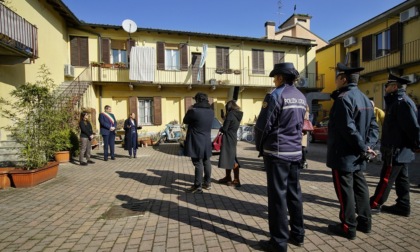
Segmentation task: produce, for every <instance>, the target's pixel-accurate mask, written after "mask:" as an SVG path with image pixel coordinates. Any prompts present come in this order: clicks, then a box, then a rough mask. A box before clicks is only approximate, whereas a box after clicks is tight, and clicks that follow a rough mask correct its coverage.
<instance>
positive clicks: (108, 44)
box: [102, 38, 111, 64]
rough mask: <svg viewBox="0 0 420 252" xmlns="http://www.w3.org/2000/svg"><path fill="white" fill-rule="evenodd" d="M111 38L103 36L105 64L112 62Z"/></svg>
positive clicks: (103, 60)
mask: <svg viewBox="0 0 420 252" xmlns="http://www.w3.org/2000/svg"><path fill="white" fill-rule="evenodd" d="M110 53H111V40H110V39H109V38H102V62H103V63H105V64H109V63H111V57H110Z"/></svg>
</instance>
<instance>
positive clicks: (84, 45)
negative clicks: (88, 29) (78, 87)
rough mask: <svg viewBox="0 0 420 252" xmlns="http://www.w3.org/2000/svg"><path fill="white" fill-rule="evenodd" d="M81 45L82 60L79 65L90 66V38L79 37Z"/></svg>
mask: <svg viewBox="0 0 420 252" xmlns="http://www.w3.org/2000/svg"><path fill="white" fill-rule="evenodd" d="M79 46H80V50H79V52H80V57H79V58H80V62H79V66H86V67H87V66H89V45H88V38H86V37H80V38H79Z"/></svg>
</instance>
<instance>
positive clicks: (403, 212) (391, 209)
mask: <svg viewBox="0 0 420 252" xmlns="http://www.w3.org/2000/svg"><path fill="white" fill-rule="evenodd" d="M381 211H382V212H384V213H390V214H394V215H399V216H404V217H409V216H410V209H406V208H404V207H401V206H398V205H392V206H382V208H381Z"/></svg>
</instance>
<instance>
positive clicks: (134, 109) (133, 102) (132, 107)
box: [128, 96, 139, 118]
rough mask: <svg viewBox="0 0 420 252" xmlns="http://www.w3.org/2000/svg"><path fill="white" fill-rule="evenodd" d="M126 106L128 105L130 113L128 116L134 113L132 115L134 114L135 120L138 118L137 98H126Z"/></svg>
mask: <svg viewBox="0 0 420 252" xmlns="http://www.w3.org/2000/svg"><path fill="white" fill-rule="evenodd" d="M128 104H129V106H130V107H129V108H128V110H129V112H130V114H129V115H131V113H134V114H136V118H139V117H138V105H139V98H137V97H135V96H130V97H129V98H128Z"/></svg>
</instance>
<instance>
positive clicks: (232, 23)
mask: <svg viewBox="0 0 420 252" xmlns="http://www.w3.org/2000/svg"><path fill="white" fill-rule="evenodd" d="M404 1H405V0H351V1H348V0H347V1H342V0H118V1H115V0H63V2H64V3H65V4H66V5H67V6H68V7H69V9H70V10H71V11H72V12H73V13H74V14H75V15H76V17H77V18H79V20H83V21H85V22H87V23H95V24H109V25H121V24H122V21H124V20H125V19H131V20H133V21H134V22H135V23H136V24H137V26H138V27H139V28H153V29H163V30H175V31H186V32H199V33H213V34H223V35H232V36H243V37H253V38H261V37H264V36H265V26H264V25H265V23H266V22H267V21H273V22H275V24H276V27H277V26H279V25H280V24H282V23H283V22H284V21H286V20H287V19H288V18H289V17H290V16H291V15H292V14H293V12H294V6H295V5H296V11H295V13H297V14H308V15H310V16H312V19H311V31H312V32H313V33H315V34H316V35H318V36H319V37H321V38H322V39H324V40H325V41H327V42H328V40H330V39H332V38H334V37H337V36H338V35H340V34H342V33H344V32H346V31H347V30H350V29H352V28H353V27H355V26H357V25H359V24H361V23H363V22H365V21H367V20H369V19H371V18H373V17H375V16H377V15H379V14H381V13H383V12H384V11H387V10H389V9H391V8H393V7H394V6H396V5H398V4H400V3H402V2H404ZM350 4H351V5H350Z"/></svg>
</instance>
